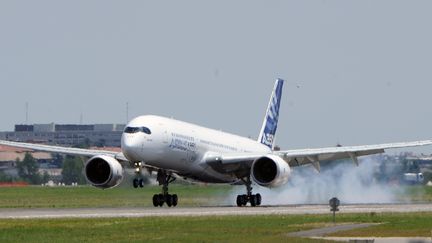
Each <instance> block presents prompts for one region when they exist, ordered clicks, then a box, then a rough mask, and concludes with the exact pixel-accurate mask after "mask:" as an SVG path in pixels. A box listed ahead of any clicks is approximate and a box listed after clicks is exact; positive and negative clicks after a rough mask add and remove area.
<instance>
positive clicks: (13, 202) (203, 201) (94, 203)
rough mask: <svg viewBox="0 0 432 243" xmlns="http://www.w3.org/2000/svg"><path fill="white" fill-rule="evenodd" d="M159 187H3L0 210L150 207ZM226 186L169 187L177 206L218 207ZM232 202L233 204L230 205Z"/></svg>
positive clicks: (225, 193) (226, 194) (224, 196)
mask: <svg viewBox="0 0 432 243" xmlns="http://www.w3.org/2000/svg"><path fill="white" fill-rule="evenodd" d="M160 190H161V189H160V187H158V186H147V187H144V188H137V189H135V188H132V187H118V188H113V189H106V190H101V189H98V188H95V187H90V186H80V187H41V186H29V187H5V188H0V208H80V207H149V206H153V205H152V197H153V194H155V193H160ZM231 190H232V186H227V185H208V186H204V185H171V186H170V192H171V193H176V194H178V196H179V206H211V205H216V204H220V203H221V202H224V201H225V200H226V197H227V196H228V195H229V194H230V192H231ZM230 203H234V202H230Z"/></svg>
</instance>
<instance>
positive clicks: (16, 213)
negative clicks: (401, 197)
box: [0, 204, 432, 219]
mask: <svg viewBox="0 0 432 243" xmlns="http://www.w3.org/2000/svg"><path fill="white" fill-rule="evenodd" d="M339 208H340V211H339V212H338V213H371V212H375V213H383V212H405V213H409V212H432V204H352V205H343V206H340V207H339ZM327 213H330V208H329V206H328V205H289V206H260V207H240V208H239V207H233V206H220V207H191V208H188V207H176V208H168V207H162V208H73V209H70V208H68V209H58V208H44V209H22V208H16V209H0V218H1V219H7V218H13V219H26V218H28V219H30V218H98V217H99V218H101V217H168V216H224V215H289V214H327Z"/></svg>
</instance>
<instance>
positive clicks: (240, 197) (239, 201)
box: [237, 195, 243, 207]
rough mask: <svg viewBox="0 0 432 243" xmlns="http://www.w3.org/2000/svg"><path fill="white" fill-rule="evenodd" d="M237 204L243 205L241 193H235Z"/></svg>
mask: <svg viewBox="0 0 432 243" xmlns="http://www.w3.org/2000/svg"><path fill="white" fill-rule="evenodd" d="M237 206H238V207H241V206H243V200H242V196H241V195H237Z"/></svg>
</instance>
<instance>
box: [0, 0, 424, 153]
mask: <svg viewBox="0 0 432 243" xmlns="http://www.w3.org/2000/svg"><path fill="white" fill-rule="evenodd" d="M431 9H432V1H408V0H407V1H395V0H388V1H377V0H371V1H345V0H343V1H342V0H341V1H325V0H322V1H303V0H301V1H251V0H245V1H220V0H219V1H212V2H210V1H201V0H197V1H106V0H104V1H87V0H85V1H57V0H56V1H16V0H13V1H12V0H11V1H7V0H4V1H1V2H0V84H1V91H2V92H1V96H0V109H1V111H2V112H1V119H0V130H13V125H14V124H16V123H24V122H25V119H26V118H25V117H26V116H25V103H26V101H27V102H28V103H29V123H49V122H55V123H79V121H80V114H82V115H83V122H84V123H124V122H125V121H126V102H129V118H132V117H134V116H137V115H141V114H157V115H163V116H169V117H174V118H177V119H180V120H185V121H188V122H192V123H197V124H200V125H204V126H208V127H212V128H216V129H222V130H224V131H229V132H233V133H236V134H239V135H243V136H252V137H256V136H257V135H258V133H259V129H260V127H261V123H262V120H263V116H264V112H265V109H266V106H267V103H268V99H269V96H270V92H271V89H272V88H273V83H274V80H275V79H276V78H278V77H281V78H284V79H285V80H287V83H286V85H285V88H284V97H283V99H282V107H281V117H280V121H279V130H278V136H277V143H278V144H279V145H280V146H281V147H282V148H284V149H286V148H303V147H319V146H334V145H335V144H336V143H338V142H339V143H341V144H346V145H348V144H349V145H358V144H370V143H382V142H395V141H409V140H417V139H429V138H432V112H431V111H432V108H431V105H430V104H431V99H432V97H431V90H432V82H431V81H432V46H431V45H432V31H431V23H432V14H431ZM426 151H431V152H432V148H429V149H427V150H426Z"/></svg>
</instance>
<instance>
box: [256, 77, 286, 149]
mask: <svg viewBox="0 0 432 243" xmlns="http://www.w3.org/2000/svg"><path fill="white" fill-rule="evenodd" d="M283 83H284V80H282V79H277V80H276V82H275V85H274V88H273V92H272V95H271V97H270V102H269V104H268V107H267V112H266V115H265V117H264V122H263V125H262V128H261V132H260V135H259V137H258V142H260V143H262V144H264V145H266V146H268V147H269V148H271V149H273V146H274V140H275V135H276V129H277V124H278V120H279V108H280V103H281V98H282V87H283Z"/></svg>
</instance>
